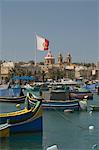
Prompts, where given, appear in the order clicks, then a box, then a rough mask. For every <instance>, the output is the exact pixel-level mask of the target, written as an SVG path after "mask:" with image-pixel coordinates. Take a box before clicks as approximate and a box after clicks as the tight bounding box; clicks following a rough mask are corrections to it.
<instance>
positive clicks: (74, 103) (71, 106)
mask: <svg viewBox="0 0 99 150" xmlns="http://www.w3.org/2000/svg"><path fill="white" fill-rule="evenodd" d="M36 99H38V97H37V96H35V95H34V94H33V93H30V96H29V102H30V103H31V104H32V103H34V101H35V100H36ZM39 100H42V98H39ZM86 107H87V103H86V101H80V100H65V101H64V100H44V99H43V100H42V108H43V109H47V110H54V109H58V110H66V109H67V110H73V111H74V110H81V109H83V110H84V109H86Z"/></svg>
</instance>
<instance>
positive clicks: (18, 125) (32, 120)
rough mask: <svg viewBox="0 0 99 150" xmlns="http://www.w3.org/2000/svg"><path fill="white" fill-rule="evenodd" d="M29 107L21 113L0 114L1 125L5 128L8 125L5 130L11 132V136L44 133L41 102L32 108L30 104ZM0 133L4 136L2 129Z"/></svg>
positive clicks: (36, 102) (37, 102) (35, 103)
mask: <svg viewBox="0 0 99 150" xmlns="http://www.w3.org/2000/svg"><path fill="white" fill-rule="evenodd" d="M27 101H28V100H27ZM27 106H28V107H27V108H26V107H25V108H24V109H23V110H20V111H15V112H9V113H3V114H0V125H1V126H3V125H5V124H6V123H8V126H7V127H6V128H5V129H7V130H9V135H11V134H13V133H20V132H38V131H42V108H41V101H38V100H37V101H35V102H34V103H33V104H32V105H31V106H30V105H29V103H28V105H27ZM0 132H2V134H3V129H2V128H1V129H0ZM2 134H1V135H2Z"/></svg>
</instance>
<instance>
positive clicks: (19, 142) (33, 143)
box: [0, 133, 43, 150]
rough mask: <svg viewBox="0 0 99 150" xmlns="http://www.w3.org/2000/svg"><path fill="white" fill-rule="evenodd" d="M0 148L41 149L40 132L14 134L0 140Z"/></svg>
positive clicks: (6, 149)
mask: <svg viewBox="0 0 99 150" xmlns="http://www.w3.org/2000/svg"><path fill="white" fill-rule="evenodd" d="M0 149H2V150H14V149H15V150H33V149H34V150H43V147H42V133H24V134H23V133H22V134H15V135H12V136H11V137H9V138H5V139H1V140H0Z"/></svg>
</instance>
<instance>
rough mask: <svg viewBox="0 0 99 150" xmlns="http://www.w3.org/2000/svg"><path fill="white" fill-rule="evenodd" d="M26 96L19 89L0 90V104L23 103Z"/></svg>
mask: <svg viewBox="0 0 99 150" xmlns="http://www.w3.org/2000/svg"><path fill="white" fill-rule="evenodd" d="M25 98H26V96H25V95H24V93H23V91H22V89H21V88H10V89H1V90H0V102H10V103H23V102H24V101H25Z"/></svg>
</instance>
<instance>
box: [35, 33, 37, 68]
mask: <svg viewBox="0 0 99 150" xmlns="http://www.w3.org/2000/svg"><path fill="white" fill-rule="evenodd" d="M35 37H36V33H35ZM36 63H37V40H36V38H35V66H36Z"/></svg>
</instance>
